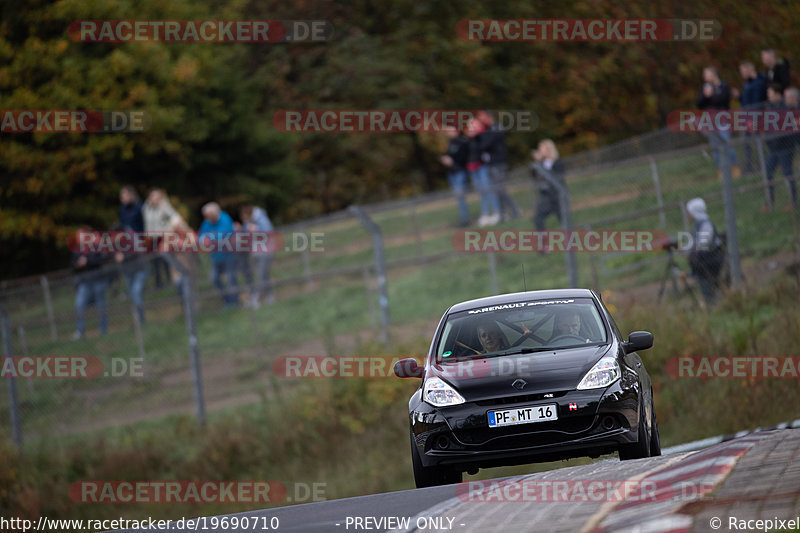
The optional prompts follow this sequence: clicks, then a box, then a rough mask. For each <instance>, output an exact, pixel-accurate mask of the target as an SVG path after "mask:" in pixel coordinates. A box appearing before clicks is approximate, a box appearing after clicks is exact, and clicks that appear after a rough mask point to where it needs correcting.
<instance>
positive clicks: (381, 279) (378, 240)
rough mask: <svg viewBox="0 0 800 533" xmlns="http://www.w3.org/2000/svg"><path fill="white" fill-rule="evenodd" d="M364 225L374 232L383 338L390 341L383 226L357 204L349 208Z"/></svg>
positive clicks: (373, 245) (373, 244)
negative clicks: (376, 222)
mask: <svg viewBox="0 0 800 533" xmlns="http://www.w3.org/2000/svg"><path fill="white" fill-rule="evenodd" d="M347 209H348V211H350V212H351V213H353V214H354V215H355V216H356V217H358V219H359V220H360V221H361V223H362V224H363V225H364V227H365V228H366V229H367V231H369V232H370V233H371V234H372V248H373V252H374V254H375V275H376V277H377V279H378V303H379V304H380V306H381V323H382V325H383V329H382V331H381V340H382V341H383V342H388V341H389V289H388V287H387V286H386V257H385V256H384V253H383V235H382V234H381V228H380V227H379V226H378V225H377V224H375V222H374V221H373V220H372V219H371V218H369V216H368V215H367V214H366V213H365V212H364V210H363V209H361V208H360V207H359V206H357V205H351V206H350V207H348V208H347Z"/></svg>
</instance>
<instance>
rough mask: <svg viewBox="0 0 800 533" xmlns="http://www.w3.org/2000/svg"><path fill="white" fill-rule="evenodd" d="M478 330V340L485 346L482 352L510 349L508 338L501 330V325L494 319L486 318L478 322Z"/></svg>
mask: <svg viewBox="0 0 800 533" xmlns="http://www.w3.org/2000/svg"><path fill="white" fill-rule="evenodd" d="M477 330H478V341H479V342H480V343H481V347H482V348H483V352H481V353H491V352H499V351H501V350H506V349H508V347H509V344H508V339H506V336H505V335H503V332H502V331H500V326H498V325H497V322H495V321H494V320H484V321H482V322H480V323H478V328H477Z"/></svg>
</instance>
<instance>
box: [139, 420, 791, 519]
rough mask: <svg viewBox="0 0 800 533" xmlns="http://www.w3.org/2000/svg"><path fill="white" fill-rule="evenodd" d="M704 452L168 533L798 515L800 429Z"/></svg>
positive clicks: (264, 514)
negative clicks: (239, 525) (243, 525)
mask: <svg viewBox="0 0 800 533" xmlns="http://www.w3.org/2000/svg"><path fill="white" fill-rule="evenodd" d="M708 444H710V445H708ZM702 445H705V446H706V447H705V448H703V449H700V450H697V449H694V450H692V449H691V447H687V446H681V447H675V448H673V449H671V450H665V452H667V453H666V454H665V455H662V456H660V457H651V458H647V459H639V460H634V461H624V462H622V461H618V460H617V459H616V458H614V459H605V460H600V461H596V462H594V463H592V464H589V465H581V466H573V467H565V468H560V469H555V470H551V471H547V472H540V473H536V474H529V475H524V476H517V477H509V478H502V479H495V480H487V481H480V482H476V481H468V482H466V483H461V484H459V485H448V486H443V487H431V488H425V489H412V490H402V491H396V492H389V493H383V494H373V495H367V496H359V497H354V498H345V499H340V500H329V501H323V502H315V503H306V504H298V505H292V506H287V507H278V508H270V509H264V510H258V511H250V512H246V513H238V514H236V515H226V516H228V517H233V516H236V517H239V518H240V519H241V518H243V517H248V518H250V523H249V527H247V528H245V527H239V528H230V527H228V528H227V529H223V528H222V527H220V526H217V527H211V523H210V522H209V521H208V520H206V522H205V527H206V529H202V527H197V529H186V528H184V529H178V528H170V529H167V530H162V531H175V532H178V531H183V532H185V531H193V530H194V531H228V532H232V531H236V532H244V531H276V532H291V533H328V532H352V531H359V532H384V531H393V532H415V531H416V532H469V533H471V532H481V533H493V532H498V533H499V532H512V533H513V532H523V531H531V532H534V531H548V532H560V531H564V532H586V533H588V532H605V531H631V532H633V531H658V532H661V531H670V532H672V531H675V532H678V531H731V530H734V528H729V527H728V526H729V523H728V522H727V521H728V520H730V519H731V516H734V517H735V519H740V518H741V519H745V518H752V519H755V518H762V517H763V518H767V517H772V518H776V519H777V518H779V517H781V518H786V519H788V518H794V517H795V515H796V514H800V496H799V495H800V430H799V429H773V430H765V431H757V432H753V433H748V434H741V435H737V436H730V437H728V438H727V440H723V438H717V439H716V440H713V441H712V440H707V441H705V442H703V443H702ZM670 452H672V453H670ZM409 467H410V466H409ZM775 502H779V503H777V504H776V503H775ZM765 504H768V505H767V506H766V507H765ZM736 513H738V515H737V514H736ZM208 518H209V519H210V518H211V517H208ZM275 518H277V523H276V521H275V520H274V519H275ZM254 519H256V520H254ZM717 519H719V520H720V522H719V524H720V527H719V528H716V529H715V528H714V527H713V526H715V525H717V523H716V522H715V521H716V520H717ZM787 524H788V523H787ZM254 525H256V527H255V528H254V527H253V526H254ZM274 525H277V528H274V529H272V528H271V526H274ZM778 525H780V524H778ZM198 526H200V524H198ZM795 527H796V526H795ZM748 529H749V528H748ZM127 531H131V532H133V531H135V532H137V533H138V532H145V531H153V530H145V529H138V530H127Z"/></svg>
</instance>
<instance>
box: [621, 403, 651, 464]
mask: <svg viewBox="0 0 800 533" xmlns="http://www.w3.org/2000/svg"><path fill="white" fill-rule="evenodd" d="M638 437H639V441H638V442H634V443H631V444H621V445H620V447H619V460H620V461H628V460H630V459H643V458H645V457H650V433H649V432H648V431H647V421H646V420H645V417H644V405H642V410H641V414H640V415H639V431H638Z"/></svg>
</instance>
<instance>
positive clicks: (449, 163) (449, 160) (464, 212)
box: [439, 129, 469, 228]
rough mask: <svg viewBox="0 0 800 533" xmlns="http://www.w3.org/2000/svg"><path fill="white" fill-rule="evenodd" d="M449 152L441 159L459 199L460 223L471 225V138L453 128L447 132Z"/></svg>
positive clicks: (464, 225)
mask: <svg viewBox="0 0 800 533" xmlns="http://www.w3.org/2000/svg"><path fill="white" fill-rule="evenodd" d="M445 133H446V134H447V136H448V138H449V140H448V141H447V153H446V154H444V155H443V156H442V157H440V158H439V160H440V161H441V162H442V164H443V165H444V166H445V167H447V181H448V182H449V183H450V188H451V189H453V194H455V195H456V200H457V201H458V225H459V226H461V227H462V228H463V227H466V226H468V225H469V207H468V206H467V159H468V158H469V139H467V138H466V137H465V136H464V135H462V134H461V132H459V131H457V130H455V129H451V130H448V131H446V132H445Z"/></svg>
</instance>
